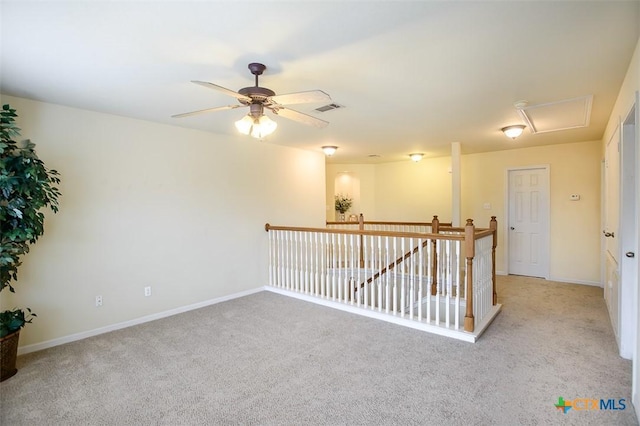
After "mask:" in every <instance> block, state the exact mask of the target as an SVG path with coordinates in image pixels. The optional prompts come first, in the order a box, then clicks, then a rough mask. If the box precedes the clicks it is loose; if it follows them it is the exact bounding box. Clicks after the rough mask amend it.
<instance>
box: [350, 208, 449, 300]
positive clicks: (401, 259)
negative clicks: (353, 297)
mask: <svg viewBox="0 0 640 426" xmlns="http://www.w3.org/2000/svg"><path fill="white" fill-rule="evenodd" d="M360 219H361V223H362V214H360ZM438 229H439V221H438V216H433V220H432V221H431V233H433V234H437V233H438ZM429 241H431V243H432V244H433V246H432V248H433V251H432V254H433V256H432V262H431V276H432V277H433V278H432V283H431V294H432V295H434V296H435V294H436V292H437V291H438V285H437V282H436V273H437V271H438V261H437V252H436V244H437V243H436V240H435V239H426V240H424V241H423V242H422V248H425V247H426V246H427V244H429ZM362 246H363V244H362V235H360V267H361V268H363V267H364V257H363V254H362V250H363V247H362ZM419 250H420V244H418V245H417V246H416V247H414V248H413V250H409V251H408V252H406V253H405V254H404V255H402V256H400V257H399V258H397V259H396V260H395V261H393V262H391V263H390V264H388V265H387V266H385V267H384V268H382V269H381V270H379V271H378V272H376V273H375V274H374V275H373V276H372V277H370V278H369V279H367V280H366V281H363V282H361V283H360V284H359V285H358V287H359V288H363V287H364V286H365V285H367V284H371V283H372V282H373V281H374V280H377V279H378V278H380V277H381V276H382V275H384V274H386V273H387V272H388V271H391V270H392V269H393V268H395V267H396V266H398V264H399V263H402V262H404V261H405V260H407V259H408V258H410V257H411V256H413V255H414V254H416V253H418V251H419ZM356 289H357V288H356Z"/></svg>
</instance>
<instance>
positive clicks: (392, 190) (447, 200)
mask: <svg viewBox="0 0 640 426" xmlns="http://www.w3.org/2000/svg"><path fill="white" fill-rule="evenodd" d="M463 149H464V145H463ZM450 163H451V158H450V157H442V158H431V159H424V160H422V161H420V162H418V163H412V162H410V161H406V162H396V163H385V164H378V165H375V166H368V167H373V175H374V179H373V182H371V181H369V183H368V184H369V185H374V187H373V188H363V190H362V191H363V193H365V191H367V192H369V193H371V192H373V194H374V197H375V198H374V200H375V201H374V207H375V208H374V209H373V211H372V212H371V214H370V215H369V216H368V217H369V218H370V219H371V220H374V219H375V220H404V221H429V220H431V217H432V216H433V215H434V214H437V215H438V216H439V218H440V220H441V221H443V222H448V221H450V220H451V203H452V201H451V174H450V173H449V169H450ZM461 163H462V166H461V174H462V219H463V220H464V219H467V218H472V219H474V222H475V224H476V226H479V227H487V226H488V224H489V220H490V219H491V216H496V217H497V219H498V223H499V227H500V229H499V240H498V250H497V261H496V269H497V270H498V272H500V273H505V272H506V271H507V255H506V253H507V251H506V250H507V246H506V244H507V241H506V240H505V238H504V235H505V231H506V225H507V224H506V220H505V219H506V207H505V202H506V187H505V183H506V175H507V169H508V168H509V167H522V166H530V165H549V166H550V178H551V184H550V191H551V193H550V199H551V200H550V201H551V206H550V210H551V213H550V214H551V217H550V228H551V241H550V250H551V261H550V278H551V279H554V280H561V281H569V282H577V283H585V284H596V285H600V254H599V249H600V164H601V155H600V142H599V141H592V142H582V143H573V144H560V145H550V146H544V147H537V148H525V149H513V150H508V151H498V152H490V153H483V154H472V155H463V156H462V160H461ZM336 167H339V168H340V169H344V170H346V169H355V167H356V166H355V165H339V166H327V176H328V177H329V176H331V173H329V170H331V169H335V168H336ZM328 180H330V178H329V179H328ZM327 193H331V188H330V187H329V182H327ZM576 193H577V194H580V196H581V199H580V201H569V195H570V194H576ZM363 202H365V201H363ZM486 203H489V204H490V205H491V208H490V209H485V208H484V205H485V204H486Z"/></svg>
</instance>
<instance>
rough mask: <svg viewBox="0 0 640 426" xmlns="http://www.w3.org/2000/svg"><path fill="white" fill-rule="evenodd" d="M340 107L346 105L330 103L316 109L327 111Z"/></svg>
mask: <svg viewBox="0 0 640 426" xmlns="http://www.w3.org/2000/svg"><path fill="white" fill-rule="evenodd" d="M338 108H344V105H338V104H328V105H325V106H321V107H318V108H316V111H318V112H327V111H331V110H332V109H338Z"/></svg>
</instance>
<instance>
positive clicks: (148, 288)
mask: <svg viewBox="0 0 640 426" xmlns="http://www.w3.org/2000/svg"><path fill="white" fill-rule="evenodd" d="M144 295H145V297H149V296H151V286H147V287H145V288H144Z"/></svg>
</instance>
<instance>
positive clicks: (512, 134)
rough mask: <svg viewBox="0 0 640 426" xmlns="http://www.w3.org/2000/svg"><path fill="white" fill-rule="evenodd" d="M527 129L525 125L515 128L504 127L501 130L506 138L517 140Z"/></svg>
mask: <svg viewBox="0 0 640 426" xmlns="http://www.w3.org/2000/svg"><path fill="white" fill-rule="evenodd" d="M525 127H527V126H525V125H524V124H515V125H513V126H507V127H503V128H502V129H501V130H502V132H503V133H504V135H505V136H506V137H508V138H511V139H515V138H517V137H518V136H520V135H521V134H522V132H523V131H524V128H525Z"/></svg>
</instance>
